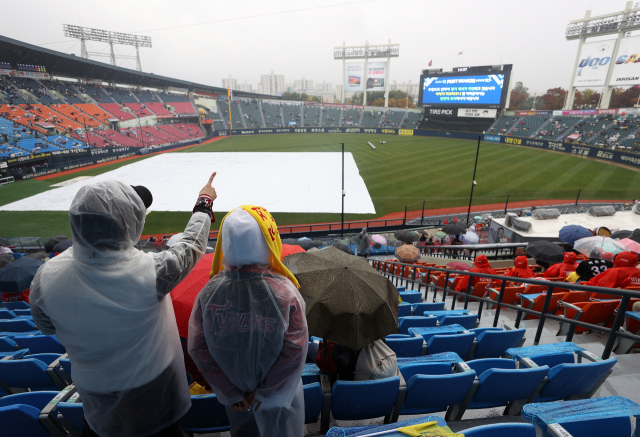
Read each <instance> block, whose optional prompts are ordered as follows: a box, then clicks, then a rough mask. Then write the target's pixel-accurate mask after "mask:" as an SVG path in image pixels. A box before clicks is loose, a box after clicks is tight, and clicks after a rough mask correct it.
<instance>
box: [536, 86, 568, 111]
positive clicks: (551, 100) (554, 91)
mask: <svg viewBox="0 0 640 437" xmlns="http://www.w3.org/2000/svg"><path fill="white" fill-rule="evenodd" d="M566 96H567V91H566V90H565V89H564V88H551V89H549V90H547V92H546V93H545V94H543V95H542V96H540V100H541V105H540V106H541V108H540V109H542V110H557V109H562V106H563V105H564V100H565V98H566Z"/></svg>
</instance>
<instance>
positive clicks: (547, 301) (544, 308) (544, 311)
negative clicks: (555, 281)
mask: <svg viewBox="0 0 640 437" xmlns="http://www.w3.org/2000/svg"><path fill="white" fill-rule="evenodd" d="M553 289H554V286H553V285H550V286H549V288H548V289H547V296H546V297H545V298H544V305H543V306H542V312H541V313H540V322H539V323H538V329H537V330H536V336H535V338H534V339H533V345H534V346H537V345H538V343H540V337H541V336H542V328H544V320H545V318H546V315H547V311H549V304H550V303H551V295H552V294H553Z"/></svg>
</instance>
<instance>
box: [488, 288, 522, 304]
mask: <svg viewBox="0 0 640 437" xmlns="http://www.w3.org/2000/svg"><path fill="white" fill-rule="evenodd" d="M524 290H525V287H524V286H521V287H504V294H503V295H502V303H506V304H510V305H514V304H516V303H518V302H519V301H520V295H521V294H523V293H524ZM489 293H491V294H490V297H491V299H493V300H498V296H499V295H500V290H496V289H495V288H490V289H489Z"/></svg>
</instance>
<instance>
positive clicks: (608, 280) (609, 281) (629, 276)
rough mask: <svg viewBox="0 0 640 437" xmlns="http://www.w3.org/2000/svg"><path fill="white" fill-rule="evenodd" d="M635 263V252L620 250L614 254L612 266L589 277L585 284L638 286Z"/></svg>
mask: <svg viewBox="0 0 640 437" xmlns="http://www.w3.org/2000/svg"><path fill="white" fill-rule="evenodd" d="M637 265H638V255H637V254H635V253H633V252H620V253H619V254H618V255H616V259H615V262H614V267H613V268H611V269H608V270H606V271H604V272H602V273H600V274H599V275H598V276H596V277H594V278H591V280H590V281H589V282H587V284H586V285H593V286H595V287H606V288H626V287H640V269H639V268H638V267H637ZM634 305H635V304H634ZM634 311H635V308H634Z"/></svg>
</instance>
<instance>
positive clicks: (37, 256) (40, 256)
mask: <svg viewBox="0 0 640 437" xmlns="http://www.w3.org/2000/svg"><path fill="white" fill-rule="evenodd" d="M27 258H33V259H43V260H44V259H49V254H48V253H47V252H33V253H30V254H29V255H27Z"/></svg>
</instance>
